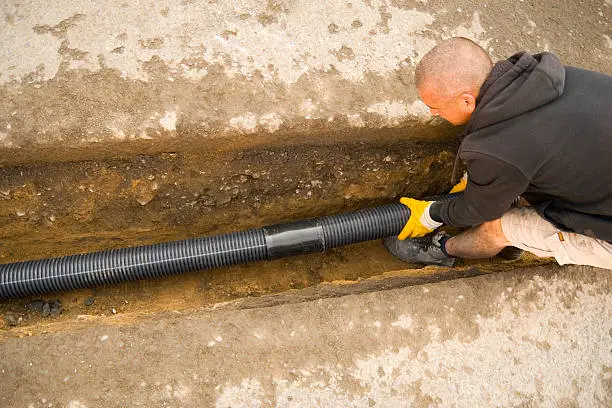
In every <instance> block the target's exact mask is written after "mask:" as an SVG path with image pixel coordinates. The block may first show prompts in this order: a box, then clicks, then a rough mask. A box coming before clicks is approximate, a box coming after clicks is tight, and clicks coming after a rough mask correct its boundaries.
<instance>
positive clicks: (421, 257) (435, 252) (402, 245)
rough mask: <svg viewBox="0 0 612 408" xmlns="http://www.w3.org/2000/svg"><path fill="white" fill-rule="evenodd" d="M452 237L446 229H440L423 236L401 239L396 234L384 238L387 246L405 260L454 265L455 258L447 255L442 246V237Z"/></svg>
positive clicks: (395, 254)
mask: <svg viewBox="0 0 612 408" xmlns="http://www.w3.org/2000/svg"><path fill="white" fill-rule="evenodd" d="M444 237H450V235H448V234H447V233H446V232H444V231H438V232H436V233H434V234H429V235H426V236H424V237H421V238H412V239H405V240H403V241H400V240H399V239H397V237H396V236H392V237H387V238H385V239H384V240H383V243H384V245H385V248H387V250H388V251H389V252H391V254H392V255H393V256H394V257H396V258H397V259H399V260H400V261H404V262H418V263H424V264H426V265H442V266H453V264H454V263H455V258H453V257H450V256H446V255H445V254H444V251H442V248H441V246H440V239H442V238H444Z"/></svg>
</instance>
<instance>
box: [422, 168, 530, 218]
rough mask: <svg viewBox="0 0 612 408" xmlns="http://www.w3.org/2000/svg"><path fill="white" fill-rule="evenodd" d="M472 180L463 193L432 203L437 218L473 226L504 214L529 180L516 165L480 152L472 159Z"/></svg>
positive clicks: (434, 215) (470, 175)
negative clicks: (456, 196) (477, 156)
mask: <svg viewBox="0 0 612 408" xmlns="http://www.w3.org/2000/svg"><path fill="white" fill-rule="evenodd" d="M466 165H467V168H468V183H467V187H466V189H465V191H464V193H463V197H460V198H457V199H455V200H451V201H445V202H442V201H438V202H435V203H433V204H432V205H431V207H430V210H429V212H430V216H431V218H432V219H433V220H435V221H438V222H443V223H444V224H447V225H454V226H456V227H469V226H473V225H478V224H482V223H483V222H485V221H491V220H495V219H498V218H500V217H501V216H502V215H503V214H504V212H506V211H507V210H508V209H509V208H510V205H511V204H512V201H514V200H515V199H516V197H518V196H519V195H520V194H522V193H523V192H524V191H525V190H526V189H527V186H528V185H529V180H528V179H527V178H526V177H525V175H524V174H523V173H522V172H521V171H520V170H518V169H517V168H516V167H514V166H512V165H509V164H507V163H505V162H502V161H499V160H496V159H493V158H490V157H487V156H480V157H479V158H475V159H472V160H469V161H468V162H467V163H466Z"/></svg>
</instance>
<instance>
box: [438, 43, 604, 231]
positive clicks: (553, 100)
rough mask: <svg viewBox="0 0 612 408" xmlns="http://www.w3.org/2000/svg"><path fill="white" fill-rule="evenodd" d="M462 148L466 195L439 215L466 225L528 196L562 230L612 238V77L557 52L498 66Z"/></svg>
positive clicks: (496, 214) (443, 207)
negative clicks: (575, 63)
mask: <svg viewBox="0 0 612 408" xmlns="http://www.w3.org/2000/svg"><path fill="white" fill-rule="evenodd" d="M458 156H459V158H460V159H461V160H463V161H464V162H465V164H466V166H467V169H468V176H469V177H468V184H467V188H466V190H465V193H464V195H463V197H462V198H459V199H457V200H454V201H448V202H436V203H434V204H433V205H432V207H431V211H430V213H431V216H432V218H433V219H435V220H438V221H441V222H444V223H445V224H449V225H455V226H458V227H466V226H473V225H478V224H481V223H483V222H485V221H491V220H494V219H497V218H500V217H501V216H502V215H503V214H504V212H506V211H507V210H508V209H509V208H510V205H511V203H512V201H513V200H514V199H515V198H516V197H517V196H519V195H522V196H523V197H524V198H525V199H526V200H527V201H529V202H530V203H531V205H533V206H534V208H535V209H536V210H537V211H538V213H539V214H540V215H542V216H543V217H544V218H546V219H547V220H549V221H550V222H552V223H553V224H555V225H556V226H557V227H559V228H560V229H562V230H566V231H574V232H577V233H580V234H584V235H588V236H592V237H597V238H599V239H602V240H605V241H608V242H612V77H611V76H609V75H605V74H601V73H597V72H592V71H587V70H584V69H579V68H574V67H569V66H563V65H562V64H561V62H560V61H559V59H558V58H557V57H556V56H554V55H553V54H550V53H542V54H537V55H530V54H527V53H519V54H516V55H514V56H512V57H510V58H509V59H508V60H505V61H501V62H498V63H497V64H495V66H494V68H493V71H492V73H491V75H490V76H489V78H488V79H487V80H486V81H485V83H484V84H483V86H482V88H481V89H480V93H479V96H478V100H477V103H476V109H475V111H474V113H473V114H472V117H471V118H470V121H469V122H468V124H467V125H466V129H465V133H464V138H463V141H462V143H461V146H460V148H459V152H458Z"/></svg>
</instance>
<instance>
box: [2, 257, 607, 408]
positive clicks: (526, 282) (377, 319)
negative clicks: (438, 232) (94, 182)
mask: <svg viewBox="0 0 612 408" xmlns="http://www.w3.org/2000/svg"><path fill="white" fill-rule="evenodd" d="M611 284H612V281H611V280H610V276H609V273H608V272H607V271H604V270H597V269H593V268H587V267H561V268H554V269H552V268H548V269H543V268H540V269H526V270H522V271H520V270H519V271H514V272H510V273H501V274H494V275H485V276H478V277H472V278H466V279H459V280H453V281H445V282H439V283H433V284H427V285H421V286H411V287H405V288H398V289H393V290H388V291H378V292H373V293H360V284H359V283H355V284H353V285H352V288H353V293H354V294H352V295H347V296H344V297H339V298H328V299H319V300H314V301H310V302H305V303H293V304H280V305H279V304H278V303H276V305H274V306H270V307H262V306H261V300H254V301H255V302H259V307H258V306H250V305H249V300H245V301H242V302H239V303H237V304H235V303H231V302H230V303H225V304H220V305H217V306H216V307H213V308H209V309H200V310H184V311H181V312H178V311H176V312H174V313H166V314H162V315H156V316H152V317H150V318H144V319H142V318H141V319H139V320H138V321H133V320H131V319H129V318H127V319H126V318H124V319H123V320H117V321H116V322H115V323H113V321H112V320H110V321H108V322H107V323H105V324H100V323H97V324H96V323H95V322H93V323H89V324H88V323H83V321H81V323H78V322H73V323H72V325H73V327H72V329H70V330H68V329H66V328H64V330H63V331H60V332H54V333H48V334H39V335H34V336H33V337H25V338H21V339H15V338H10V337H5V338H4V339H3V340H2V342H1V343H0V352H1V353H2V355H3V358H2V359H1V360H0V369H1V372H0V378H1V379H2V381H0V400H1V401H2V404H3V405H4V406H33V407H61V406H71V405H70V404H77V403H78V404H79V405H73V406H82V407H89V408H92V407H114V406H167V407H202V406H210V407H213V406H214V407H218V408H229V407H234V408H236V407H339V406H351V407H373V406H376V407H389V408H391V407H398V406H413V407H431V406H433V407H454V406H461V407H510V406H523V407H570V406H580V407H607V406H610V404H611V403H612V376H611V373H612V354H611V353H610V346H611V345H612V338H611V333H612V314H611V313H612V292H611V290H612V286H611ZM299 293H300V291H296V292H295V295H297V296H298V297H299ZM289 298H291V296H289ZM256 304H257V303H256ZM272 304H275V303H274V302H272ZM251 307H255V308H251ZM93 384H95V386H94V385H93Z"/></svg>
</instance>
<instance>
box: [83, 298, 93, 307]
mask: <svg viewBox="0 0 612 408" xmlns="http://www.w3.org/2000/svg"><path fill="white" fill-rule="evenodd" d="M95 301H96V299H94V298H92V297H90V298H87V299H85V302H83V303H85V306H91V305H93V304H94V302H95Z"/></svg>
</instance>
